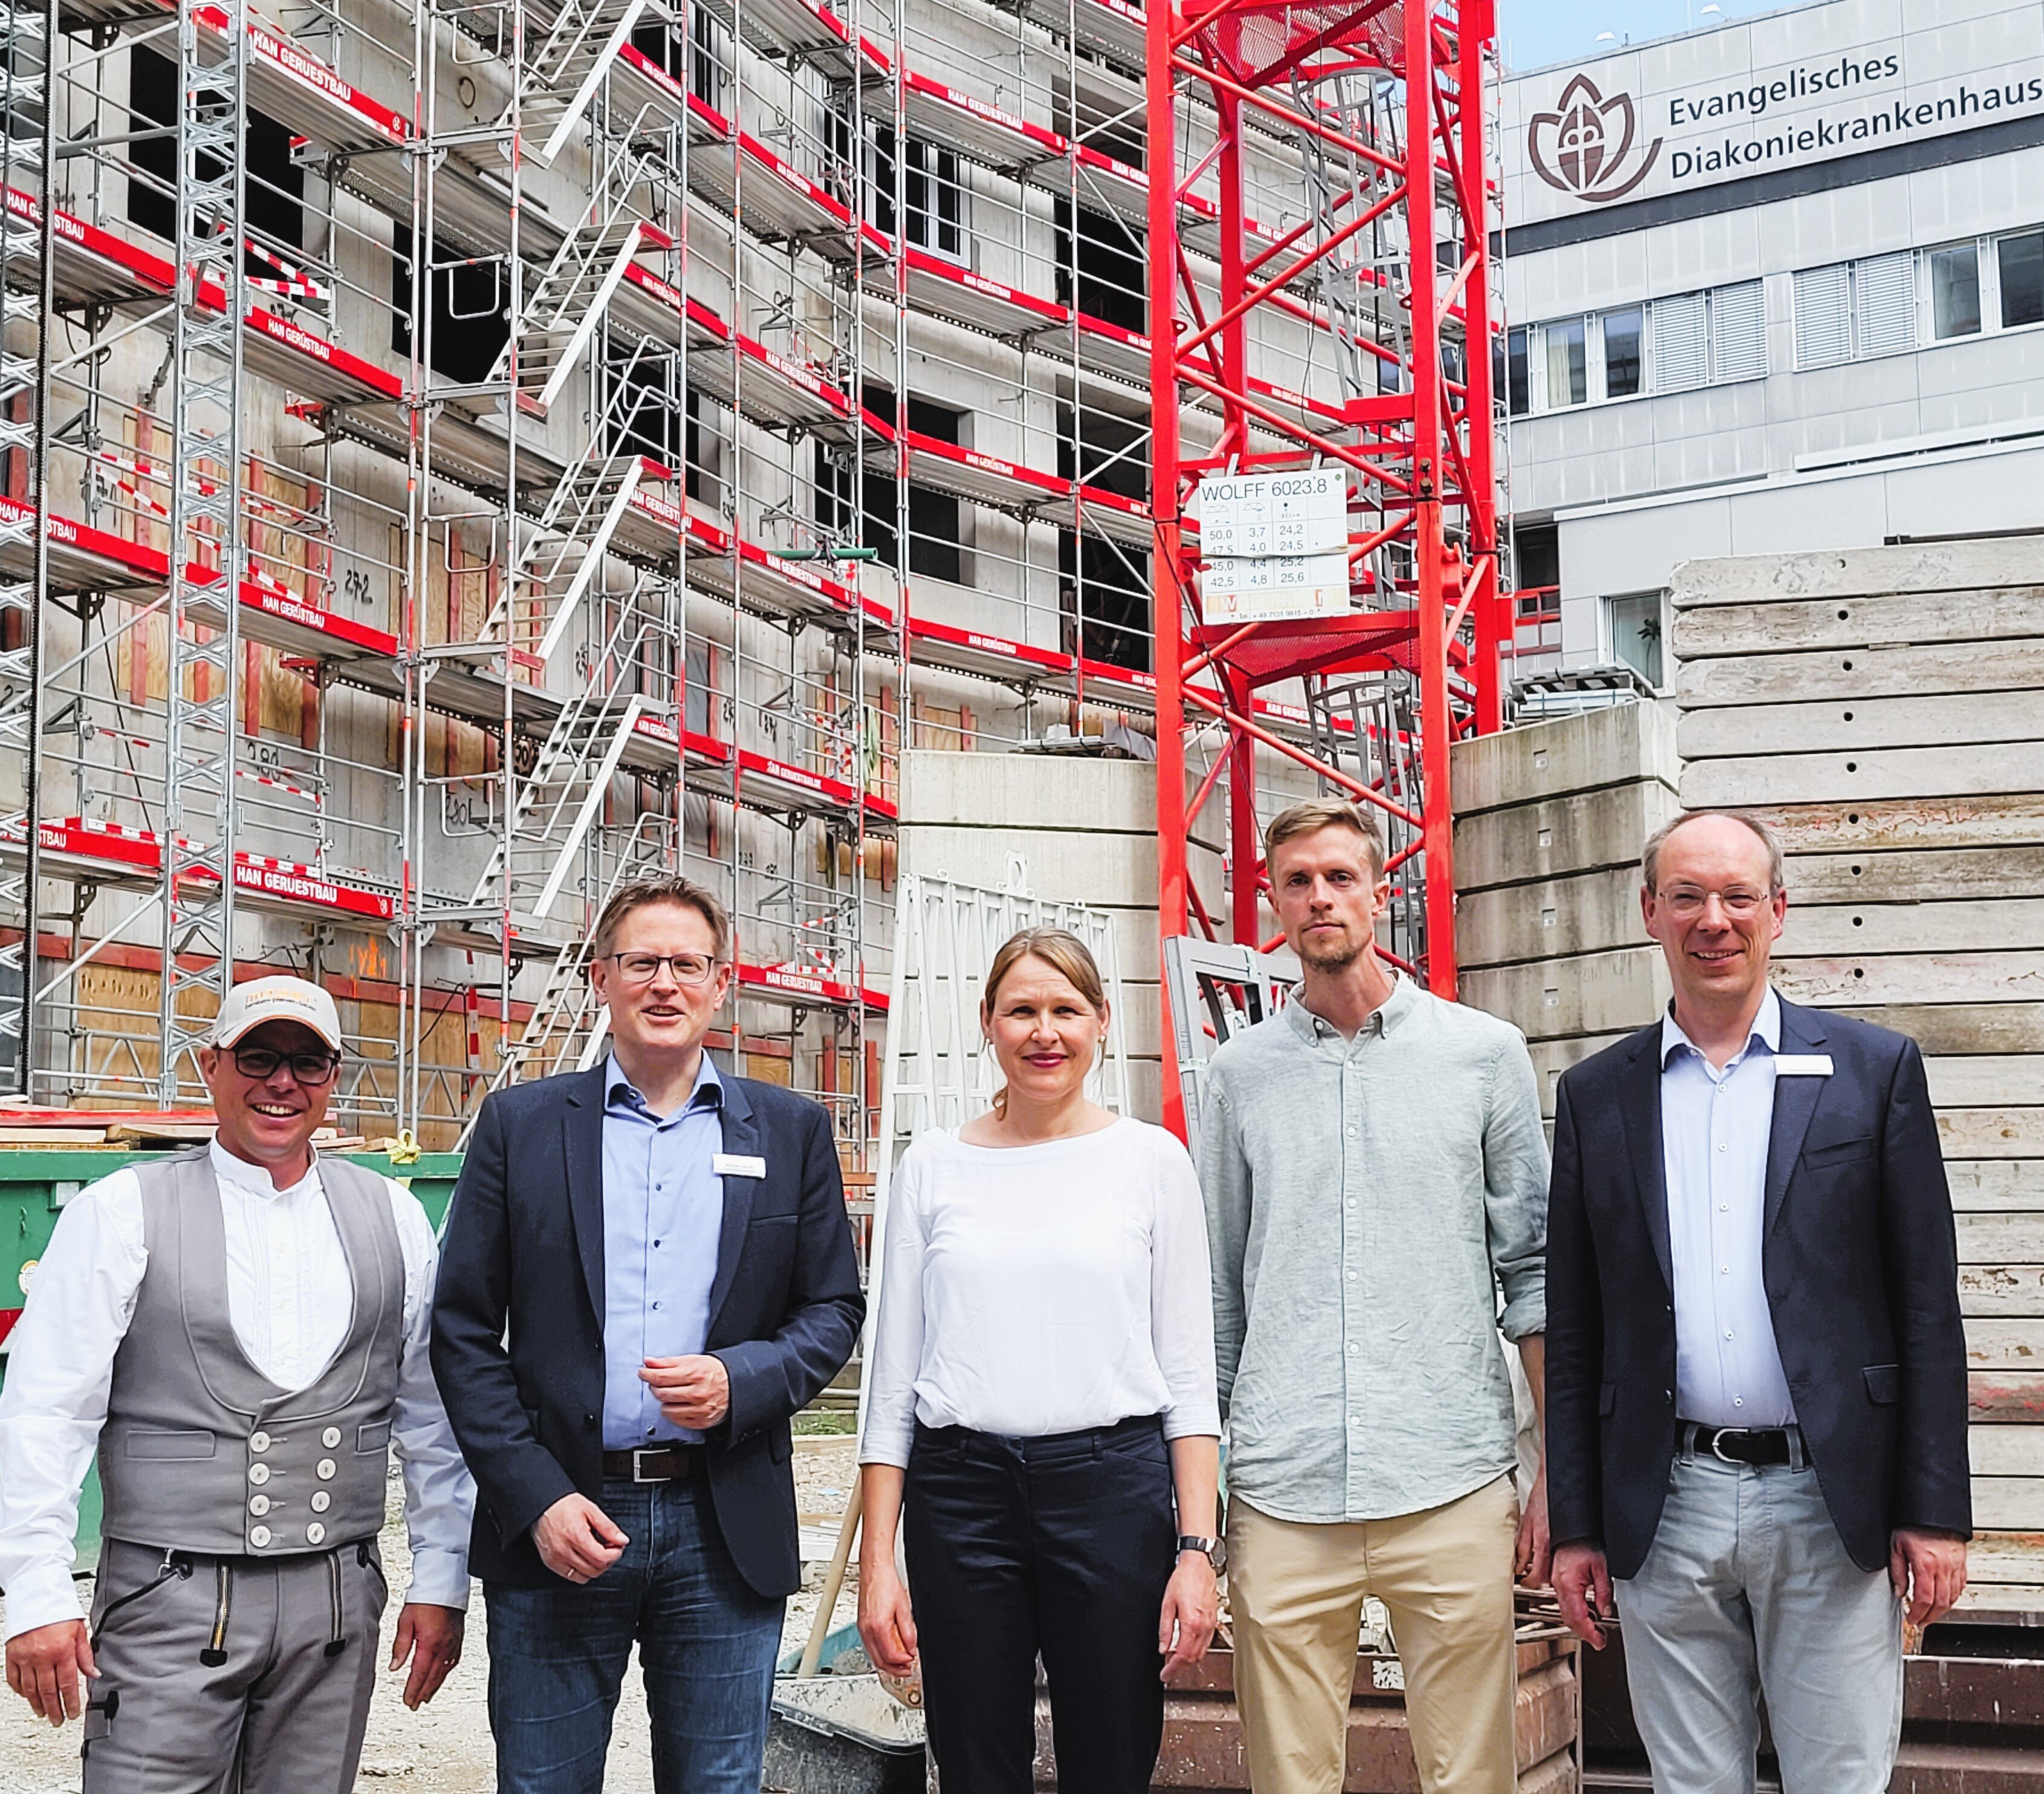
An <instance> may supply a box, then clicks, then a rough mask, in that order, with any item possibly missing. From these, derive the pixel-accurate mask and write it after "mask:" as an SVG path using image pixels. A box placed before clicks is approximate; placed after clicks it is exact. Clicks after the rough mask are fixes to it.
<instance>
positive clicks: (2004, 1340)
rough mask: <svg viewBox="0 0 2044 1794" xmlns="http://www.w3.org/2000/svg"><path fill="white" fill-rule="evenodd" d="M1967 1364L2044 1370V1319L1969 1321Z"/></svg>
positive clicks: (1981, 1368)
mask: <svg viewBox="0 0 2044 1794" xmlns="http://www.w3.org/2000/svg"><path fill="white" fill-rule="evenodd" d="M1965 1326H1966V1363H1967V1365H1968V1366H1969V1368H1971V1369H1973V1370H2031V1369H2033V1368H2034V1369H2038V1370H2044V1321H2040V1320H1969V1321H1968V1322H1967V1323H1965Z"/></svg>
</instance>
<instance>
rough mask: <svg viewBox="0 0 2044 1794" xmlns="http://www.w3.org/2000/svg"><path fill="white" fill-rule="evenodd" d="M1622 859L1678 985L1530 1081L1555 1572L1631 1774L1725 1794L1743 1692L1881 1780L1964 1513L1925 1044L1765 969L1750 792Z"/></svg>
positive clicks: (1856, 1791)
mask: <svg viewBox="0 0 2044 1794" xmlns="http://www.w3.org/2000/svg"><path fill="white" fill-rule="evenodd" d="M1643 873H1644V881H1643V889H1642V909H1643V912H1644V915H1645V918H1646V928H1647V932H1648V933H1649V934H1650V935H1653V936H1654V939H1656V940H1657V941H1658V942H1659V943H1660V945H1661V947H1662V953H1663V955H1664V956H1665V958H1666V961H1667V964H1668V968H1669V974H1670V977H1671V979H1672V982H1673V987H1674V1000H1673V1002H1672V1003H1671V1004H1670V1005H1669V1012H1668V1014H1667V1015H1666V1016H1664V1017H1663V1018H1662V1020H1660V1021H1658V1022H1656V1023H1654V1024H1653V1025H1652V1026H1651V1027H1650V1028H1644V1029H1642V1030H1641V1031H1639V1033H1637V1034H1635V1035H1632V1036H1631V1038H1630V1039H1625V1040H1622V1041H1620V1042H1619V1043H1617V1044H1616V1046H1613V1047H1608V1048H1606V1049H1605V1050H1604V1051H1603V1052H1601V1053H1599V1054H1598V1055H1596V1057H1594V1058H1589V1059H1586V1060H1585V1061H1584V1062H1582V1063H1581V1064H1580V1065H1577V1066H1574V1067H1573V1068H1572V1069H1571V1070H1569V1071H1568V1072H1567V1073H1566V1074H1565V1075H1564V1076H1563V1078H1562V1081H1561V1086H1560V1089H1559V1092H1558V1096H1557V1099H1556V1103H1555V1112H1554V1179H1553V1185H1552V1189H1551V1190H1550V1196H1549V1200H1548V1206H1547V1504H1548V1512H1549V1514H1550V1519H1551V1525H1552V1530H1553V1535H1554V1540H1555V1545H1556V1549H1555V1552H1554V1588H1555V1592H1556V1593H1557V1594H1558V1596H1559V1598H1560V1600H1561V1604H1562V1616H1563V1618H1564V1619H1566V1620H1567V1621H1568V1623H1569V1625H1570V1626H1571V1627H1573V1629H1574V1630H1575V1631H1577V1633H1578V1634H1579V1635H1581V1637H1582V1638H1585V1640H1586V1641H1588V1642H1589V1643H1590V1644H1592V1645H1593V1646H1599V1647H1601V1646H1602V1645H1603V1643H1604V1622H1605V1620H1606V1619H1608V1616H1609V1615H1610V1613H1611V1611H1612V1604H1613V1599H1614V1594H1615V1596H1616V1609H1617V1614H1618V1617H1619V1621H1620V1623H1622V1625H1623V1629H1624V1639H1625V1655H1626V1670H1627V1680H1628V1681H1629V1683H1630V1685H1631V1692H1632V1701H1633V1711H1634V1714H1635V1718H1636V1719H1638V1721H1639V1730H1640V1733H1641V1735H1642V1738H1644V1739H1645V1741H1646V1749H1647V1754H1648V1757H1649V1758H1650V1761H1651V1764H1652V1767H1653V1772H1654V1786H1655V1788H1657V1789H1658V1790H1660V1794H1750V1790H1751V1788H1753V1785H1754V1752H1755V1749H1756V1747H1757V1745H1758V1735H1759V1722H1758V1697H1759V1696H1760V1695H1761V1694H1762V1692H1764V1693H1765V1697H1766V1701H1767V1711H1768V1718H1769V1727H1770V1730H1771V1731H1772V1733H1773V1739H1774V1745H1775V1749H1776V1752H1777V1756H1778V1758H1779V1759H1780V1762H1781V1781H1782V1788H1783V1791H1784V1794H1881V1791H1882V1790H1885V1788H1887V1787H1888V1779H1889V1776H1890V1773H1891V1772H1892V1769H1893V1765H1894V1761H1895V1755H1896V1744H1897V1742H1898V1740H1899V1738H1900V1727H1901V1717H1902V1638H1901V1631H1902V1622H1903V1619H1904V1615H1905V1612H1906V1615H1907V1617H1908V1619H1909V1620H1910V1622H1911V1623H1913V1624H1916V1625H1927V1624H1928V1623H1930V1622H1931V1621H1932V1620H1934V1619H1937V1618H1938V1617H1939V1616H1940V1615H1942V1613H1943V1612H1945V1611H1946V1609H1947V1608H1950V1605H1951V1604H1952V1603H1953V1602H1954V1601H1955V1600H1957V1599H1958V1596H1959V1593H1960V1592H1961V1589H1962V1588H1964V1587H1965V1551H1966V1548H1965V1540H1966V1539H1967V1538H1968V1537H1969V1535H1970V1529H1971V1527H1972V1522H1973V1516H1972V1505H1971V1498H1970V1492H1969V1481H1968V1466H1967V1458H1966V1375H1965V1337H1964V1335H1963V1332H1962V1331H1961V1324H1960V1319H1959V1304H1958V1262H1957V1261H1958V1254H1957V1250H1956V1247H1955V1243H1954V1230H1953V1223H1952V1210H1951V1201H1950V1197H1949V1195H1948V1194H1947V1193H1946V1185H1945V1172H1944V1163H1943V1160H1942V1156H1941V1154H1940V1152H1939V1149H1938V1131H1937V1124H1936V1120H1935V1117H1934V1116H1933V1114H1932V1112H1931V1102H1930V1097H1929V1093H1928V1091H1927V1088H1926V1085H1925V1081H1924V1074H1923V1057H1922V1055H1920V1054H1919V1051H1917V1048H1916V1045H1915V1042H1913V1041H1911V1040H1910V1039H1907V1038H1906V1037H1905V1036H1904V1035H1900V1034H1894V1033H1891V1032H1889V1031H1888V1030H1887V1029H1885V1028H1875V1027H1872V1026H1870V1025H1869V1024H1866V1023H1865V1022H1861V1021H1858V1020H1853V1019H1851V1018H1850V1017H1848V1016H1841V1015H1837V1014H1827V1013H1824V1012H1819V1011H1818V1010H1815V1009H1810V1008H1803V1007H1802V1006H1801V1005H1797V1004H1794V1003H1790V1002H1787V1001H1783V1000H1782V999H1781V997H1779V996H1778V995H1777V993H1775V992H1774V991H1773V989H1771V988H1770V986H1769V982H1768V975H1767V974H1768V966H1769V959H1770V957H1771V953H1772V949H1773V943H1774V941H1775V939H1776V938H1777V936H1778V935H1780V934H1781V926H1782V920H1783V917H1784V916H1785V912H1786V909H1787V901H1788V900H1787V894H1786V893H1785V889H1783V878H1782V863H1781V849H1780V847H1779V846H1778V845H1777V843H1776V842H1775V840H1774V839H1773V835H1772V834H1771V832H1769V830H1768V829H1767V828H1765V825H1764V824H1762V823H1760V822H1758V820H1755V819H1754V818H1751V817H1748V816H1740V815H1737V814H1733V813H1728V812H1727V813H1721V814H1715V815H1710V814H1703V815H1696V816H1685V817H1683V818H1681V819H1679V820H1677V821H1676V822H1674V823H1672V824H1669V826H1668V827H1667V828H1664V829H1662V831H1661V832H1659V833H1658V834H1657V835H1656V836H1654V839H1652V840H1650V841H1649V842H1648V843H1647V845H1646V855H1645V858H1644V864H1643ZM1905 1604H1906V1607H1905Z"/></svg>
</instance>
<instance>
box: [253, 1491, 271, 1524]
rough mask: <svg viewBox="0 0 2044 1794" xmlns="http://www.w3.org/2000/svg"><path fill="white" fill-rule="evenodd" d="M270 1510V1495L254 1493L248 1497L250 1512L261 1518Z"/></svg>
mask: <svg viewBox="0 0 2044 1794" xmlns="http://www.w3.org/2000/svg"><path fill="white" fill-rule="evenodd" d="M269 1511H270V1497H269V1496H267V1495H252V1496H249V1497H248V1512H250V1513H252V1514H253V1515H255V1517H256V1519H262V1517H263V1515H265V1514H267V1513H268V1512H269Z"/></svg>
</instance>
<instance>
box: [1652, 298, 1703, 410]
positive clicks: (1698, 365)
mask: <svg viewBox="0 0 2044 1794" xmlns="http://www.w3.org/2000/svg"><path fill="white" fill-rule="evenodd" d="M1652 315H1653V319H1654V326H1653V328H1654V391H1656V392H1657V393H1685V392H1687V391H1689V390H1690V388H1691V387H1692V386H1708V385H1709V384H1710V383H1711V331H1710V302H1709V299H1708V296H1707V295H1706V294H1701V293H1681V294H1677V295H1675V296H1674V297H1673V298H1667V299H1656V300H1655V301H1654V310H1653V314H1652Z"/></svg>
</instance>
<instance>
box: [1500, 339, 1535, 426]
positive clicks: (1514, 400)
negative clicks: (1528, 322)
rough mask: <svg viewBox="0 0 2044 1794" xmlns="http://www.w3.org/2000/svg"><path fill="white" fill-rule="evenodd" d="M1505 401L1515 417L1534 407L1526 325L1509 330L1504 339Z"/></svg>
mask: <svg viewBox="0 0 2044 1794" xmlns="http://www.w3.org/2000/svg"><path fill="white" fill-rule="evenodd" d="M1504 345H1505V346H1504V402H1505V407H1506V409H1508V411H1509V412H1510V413H1512V416H1513V417H1524V416H1525V415H1526V413H1527V412H1529V411H1531V409H1533V390H1532V387H1531V385H1530V384H1529V382H1528V381H1527V367H1526V327H1525V326H1524V325H1520V327H1519V328H1517V329H1516V330H1513V331H1509V332H1507V333H1506V336H1505V339H1504Z"/></svg>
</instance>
